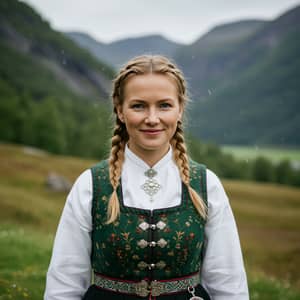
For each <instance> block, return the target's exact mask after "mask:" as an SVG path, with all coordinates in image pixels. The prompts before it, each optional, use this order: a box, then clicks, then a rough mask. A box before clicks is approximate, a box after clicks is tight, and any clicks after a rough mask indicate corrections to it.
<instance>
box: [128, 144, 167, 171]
mask: <svg viewBox="0 0 300 300" xmlns="http://www.w3.org/2000/svg"><path fill="white" fill-rule="evenodd" d="M128 148H129V149H130V150H131V151H132V152H133V153H134V154H135V155H137V156H138V157H139V158H140V159H142V160H143V161H144V162H145V163H146V164H147V165H148V166H149V167H150V168H152V167H153V166H154V165H155V164H156V163H157V162H159V161H160V160H161V159H162V158H163V157H164V156H165V155H166V154H167V153H168V151H169V149H170V145H167V146H166V148H165V149H159V150H151V149H149V150H146V149H142V151H141V150H140V149H138V148H136V147H133V146H130V143H128Z"/></svg>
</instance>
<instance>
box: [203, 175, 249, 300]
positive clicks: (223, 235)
mask: <svg viewBox="0 0 300 300" xmlns="http://www.w3.org/2000/svg"><path fill="white" fill-rule="evenodd" d="M207 194H208V219H207V223H206V226H205V252H204V260H203V265H202V270H201V278H202V284H203V286H204V287H205V288H206V289H207V290H208V292H209V294H210V296H211V297H212V300H228V299H230V300H248V299H249V295H248V286H247V278H246V273H245V270H244V263H243V257H242V253H241V247H240V241H239V236H238V232H237V227H236V224H235V220H234V217H233V214H232V210H231V207H230V204H229V201H228V198H227V195H226V193H225V191H224V188H223V186H222V184H221V182H220V180H219V179H218V177H217V176H216V175H215V174H214V173H213V172H211V171H210V170H207Z"/></svg>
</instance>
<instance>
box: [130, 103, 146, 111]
mask: <svg viewBox="0 0 300 300" xmlns="http://www.w3.org/2000/svg"><path fill="white" fill-rule="evenodd" d="M131 108H132V109H135V110H140V109H143V108H144V104H143V103H135V104H132V105H131Z"/></svg>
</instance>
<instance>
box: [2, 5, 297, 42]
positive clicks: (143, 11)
mask: <svg viewBox="0 0 300 300" xmlns="http://www.w3.org/2000/svg"><path fill="white" fill-rule="evenodd" d="M0 1H1V0H0ZM23 1H24V2H27V3H29V4H30V5H32V6H33V7H34V8H35V9H37V11H38V12H39V13H40V14H41V15H42V16H43V17H44V18H45V19H46V20H48V21H49V22H50V23H51V25H52V27H53V28H55V29H57V30H61V31H71V30H72V31H74V30H75V31H81V32H85V33H88V34H90V35H91V36H92V37H94V38H95V39H97V40H98V41H101V42H111V41H115V40H118V39H121V38H127V37H137V36H142V35H148V34H153V33H155V34H157V33H159V34H162V35H163V36H165V37H166V38H169V39H171V40H173V41H177V42H180V43H191V42H193V41H195V40H196V39H197V38H199V37H200V36H201V35H202V34H203V33H205V32H207V31H208V30H210V29H211V28H212V27H214V26H216V25H219V24H223V23H228V22H232V21H237V20H241V19H249V18H251V19H253V18H255V19H257V18H258V19H267V20H270V19H273V18H275V17H277V16H279V15H280V14H282V13H283V12H285V11H286V10H288V9H290V8H292V7H295V6H296V5H300V0H252V1H243V0H226V1H225V0H208V1H203V0H107V1H101V0H77V1H76V0H23Z"/></svg>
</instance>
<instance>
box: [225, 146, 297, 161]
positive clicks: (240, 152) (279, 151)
mask: <svg viewBox="0 0 300 300" xmlns="http://www.w3.org/2000/svg"><path fill="white" fill-rule="evenodd" d="M222 149H223V150H224V151H225V152H227V153H231V154H233V155H234V156H235V157H236V158H240V159H246V160H247V159H248V160H252V159H255V158H256V157H258V156H264V157H266V158H268V159H270V160H271V161H273V162H275V163H276V162H279V161H281V160H284V159H288V160H290V161H296V162H300V149H299V148H292V149H288V148H274V147H258V146H256V147H255V146H253V147H246V146H222Z"/></svg>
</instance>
